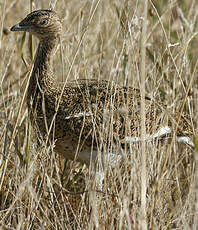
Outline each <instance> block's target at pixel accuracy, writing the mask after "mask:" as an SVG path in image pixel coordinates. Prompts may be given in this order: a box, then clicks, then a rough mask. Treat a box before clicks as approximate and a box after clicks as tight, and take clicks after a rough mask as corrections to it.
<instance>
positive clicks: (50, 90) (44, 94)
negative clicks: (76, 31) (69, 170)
mask: <svg viewBox="0 0 198 230" xmlns="http://www.w3.org/2000/svg"><path fill="white" fill-rule="evenodd" d="M11 30H12V31H27V32H30V33H31V34H33V35H35V36H36V37H38V38H39V40H40V43H39V47H38V49H37V54H36V57H35V62H34V68H33V72H32V76H31V78H30V82H29V87H28V95H27V105H28V109H29V115H30V118H31V121H32V124H33V125H34V126H35V127H36V130H37V132H38V133H39V135H41V136H42V137H45V138H46V136H47V135H48V134H49V140H53V141H54V142H55V150H56V151H57V152H59V153H60V154H62V155H63V156H64V157H65V158H68V159H74V157H75V154H76V153H78V155H77V159H78V160H79V161H81V162H85V163H87V164H89V162H90V158H91V152H92V151H105V149H106V150H107V149H108V151H114V152H116V151H117V150H118V149H119V148H122V146H123V145H124V144H125V137H126V136H128V137H133V136H137V135H138V134H139V127H140V119H141V117H140V92H139V90H137V89H134V88H131V87H128V88H125V87H120V86H119V85H117V84H114V83H112V82H109V81H99V80H86V79H85V80H77V81H73V82H69V83H67V85H66V87H65V88H64V90H63V94H61V92H62V86H60V85H57V84H56V80H55V77H54V75H53V71H52V57H53V54H54V51H55V49H56V47H57V44H58V42H59V37H60V35H61V30H62V26H61V22H60V20H59V18H58V16H57V14H56V13H55V12H54V11H50V10H38V11H34V12H32V13H31V14H29V15H27V17H26V18H25V19H24V20H22V21H21V22H20V23H19V24H17V25H15V26H13V27H12V28H11ZM60 97H61V98H60ZM59 99H60V101H59ZM58 102H60V103H58ZM53 119H54V120H53ZM182 119H183V118H182ZM53 121H54V122H53ZM146 121H147V123H146V129H147V133H150V134H151V133H153V132H156V131H157V130H158V128H159V127H160V126H161V125H162V124H166V125H168V126H171V127H173V126H174V125H175V121H174V119H173V118H172V116H171V115H170V113H169V112H167V111H166V110H164V109H163V107H162V106H159V105H158V104H156V103H155V102H154V101H153V100H151V99H149V98H146ZM51 124H52V125H51ZM182 124H183V126H179V130H178V133H179V134H182V132H183V131H184V130H183V127H185V126H186V127H189V125H188V123H187V121H186V120H185V119H183V120H182ZM50 127H51V129H50ZM49 129H50V131H49ZM116 149H117V150H116ZM93 158H94V159H95V156H93Z"/></svg>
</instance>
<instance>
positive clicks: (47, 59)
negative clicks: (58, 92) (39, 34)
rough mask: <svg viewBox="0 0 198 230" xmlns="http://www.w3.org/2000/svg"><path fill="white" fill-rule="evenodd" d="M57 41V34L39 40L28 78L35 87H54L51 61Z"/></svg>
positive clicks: (43, 88)
mask: <svg viewBox="0 0 198 230" xmlns="http://www.w3.org/2000/svg"><path fill="white" fill-rule="evenodd" d="M58 42H59V37H58V36H57V37H56V36H54V37H49V38H45V39H42V40H40V42H39V46H38V49H37V53H36V56H35V61H34V68H33V72H32V76H31V79H30V84H31V85H35V88H38V87H40V88H41V89H42V90H45V89H47V88H49V87H54V83H55V79H54V74H53V67H52V61H53V56H54V53H55V50H56V48H57V45H58Z"/></svg>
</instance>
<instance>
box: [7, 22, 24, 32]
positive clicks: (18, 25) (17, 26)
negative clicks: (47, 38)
mask: <svg viewBox="0 0 198 230" xmlns="http://www.w3.org/2000/svg"><path fill="white" fill-rule="evenodd" d="M10 30H11V31H25V30H26V28H25V27H24V26H20V23H18V24H16V25H14V26H13V27H12V28H11V29H10Z"/></svg>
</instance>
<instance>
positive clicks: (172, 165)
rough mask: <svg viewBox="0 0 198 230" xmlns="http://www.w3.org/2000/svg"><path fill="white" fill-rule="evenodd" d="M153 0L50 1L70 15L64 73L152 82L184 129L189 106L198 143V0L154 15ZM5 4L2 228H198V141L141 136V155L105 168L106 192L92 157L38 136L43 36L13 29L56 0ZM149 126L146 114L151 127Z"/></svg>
mask: <svg viewBox="0 0 198 230" xmlns="http://www.w3.org/2000/svg"><path fill="white" fill-rule="evenodd" d="M144 4H145V3H143V1H142V2H140V1H135V0H131V1H128V0H124V1H119V0H113V1H112V0H109V1H102V0H101V1H87V0H84V1H77V0H72V1H64V0H59V1H51V5H50V7H52V8H54V9H55V10H56V11H57V12H58V14H59V15H60V17H61V18H62V22H63V36H62V41H61V44H62V48H61V49H59V50H58V51H57V54H56V57H55V60H54V66H55V73H56V76H57V81H61V79H62V73H63V72H64V73H65V74H64V79H63V81H64V82H66V81H69V80H73V79H77V78H83V79H84V78H99V79H108V80H112V81H115V82H116V83H117V84H119V85H127V86H133V87H137V88H141V87H142V88H143V92H144V88H145V93H146V94H147V95H149V96H150V97H151V98H152V99H153V100H155V101H156V102H160V103H161V102H162V103H164V104H165V105H166V107H167V111H171V112H173V113H174V114H175V117H174V119H175V121H176V126H175V129H177V128H179V127H180V125H179V120H180V116H181V115H182V114H184V113H185V114H187V115H188V116H186V119H187V121H188V123H189V125H191V126H192V127H193V130H194V133H193V135H194V139H195V144H196V143H197V141H196V140H197V117H198V107H197V104H198V78H197V64H196V63H197V60H198V59H197V57H198V49H197V47H198V46H197V44H198V38H197V36H196V35H197V25H198V18H197V12H198V3H197V2H196V1H187V0H184V1H181V2H176V1H169V2H168V3H167V1H149V2H148V10H146V11H145V12H147V13H148V16H147V20H146V17H145V15H146V14H143V9H144V7H145V5H144ZM1 6H2V7H1V8H0V10H1V15H2V16H1V22H2V23H1V34H0V44H1V51H0V69H1V72H0V73H1V75H0V76H1V77H0V84H1V85H0V153H1V154H0V226H1V228H2V229H146V226H147V228H148V229H192V228H194V229H196V228H197V204H196V203H195V198H196V197H197V188H196V186H195V183H194V178H197V170H196V167H195V160H194V157H195V152H196V149H197V148H195V150H194V149H192V148H191V147H190V146H187V145H184V144H177V143H176V142H175V141H171V140H170V141H169V140H164V141H163V142H159V143H158V144H153V143H144V144H145V146H143V148H142V146H141V143H140V144H139V143H136V144H131V145H130V149H131V155H130V156H127V157H126V159H123V160H122V162H121V164H120V165H119V166H117V167H116V168H114V169H109V170H106V171H105V180H104V185H103V188H102V191H97V188H95V187H94V185H93V184H94V183H93V178H92V177H91V175H90V173H89V170H88V169H87V168H86V166H83V165H81V164H79V163H76V162H75V163H74V164H73V163H72V162H70V161H65V160H64V159H62V158H61V157H60V156H58V155H57V154H56V153H54V152H53V151H52V149H51V148H50V147H49V148H47V147H46V146H45V145H44V143H43V144H42V143H38V142H37V139H36V137H35V133H34V132H33V131H32V130H31V127H30V125H29V120H28V113H27V108H26V104H25V96H26V90H27V83H28V78H29V76H30V74H31V67H32V57H33V54H34V53H35V48H36V47H37V44H38V41H37V40H34V41H33V43H34V47H33V46H32V45H31V44H33V43H32V41H31V38H28V37H27V36H26V38H23V34H20V33H18V34H12V33H10V32H9V28H10V27H11V26H12V25H14V24H16V23H17V22H19V21H20V20H21V19H22V18H23V17H24V16H25V15H26V14H27V13H29V11H30V9H33V10H34V9H39V8H49V2H47V1H29V2H28V1H27V2H25V3H24V1H20V0H19V1H11V0H7V1H5V0H3V1H2V5H1ZM145 8H146V7H145ZM146 22H148V24H145V23H146ZM145 26H146V27H145ZM143 28H144V29H143ZM145 28H147V30H145ZM141 38H142V39H143V40H142V41H143V46H142V45H141V43H142V42H141ZM21 44H22V45H21ZM28 44H29V45H28ZM145 45H146V47H145ZM145 50H146V53H145ZM21 52H22V54H23V55H22V57H23V59H24V60H25V61H24V62H23V61H22V59H21V58H20V54H21ZM60 52H61V56H62V60H61V58H60ZM144 58H145V60H144ZM144 62H145V63H144ZM24 63H26V65H25V64H24ZM141 63H142V64H141ZM143 75H145V80H144V78H141V77H142V76H143ZM140 76H141V77H140ZM142 80H143V81H142ZM144 85H145V86H144ZM142 98H144V95H143V96H142ZM142 102H143V99H142ZM143 104H144V102H143ZM143 107H144V106H143ZM135 109H137V108H136V107H135V106H134V110H135ZM143 110H144V108H143ZM143 110H142V111H143ZM167 111H163V110H162V114H160V115H159V117H157V116H156V125H154V127H152V129H153V130H154V131H155V130H157V126H158V125H159V124H165V123H166V120H165V119H166V116H165V115H166V112H167ZM175 111H179V113H176V112H175ZM143 114H144V112H142V115H143ZM143 117H144V115H143ZM144 125H147V124H146V123H145V121H144V120H143V123H142V127H143V130H144ZM177 126H178V127H177ZM137 132H138V133H137V135H139V134H140V133H141V130H138V131H137ZM143 133H144V132H143ZM105 135H106V134H105V133H104V136H105ZM109 135H110V134H109ZM104 138H105V137H104ZM142 150H143V151H142ZM142 153H143V156H144V157H143V161H142ZM142 162H144V164H142ZM144 170H145V171H144ZM141 181H142V183H141ZM142 188H144V189H143V190H142ZM141 192H142V193H141ZM141 194H142V196H141ZM195 204H196V205H195ZM144 213H145V215H146V218H145V219H144V220H145V224H144V228H142V226H143V225H142V216H143V214H144Z"/></svg>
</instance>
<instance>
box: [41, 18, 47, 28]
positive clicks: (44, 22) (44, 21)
mask: <svg viewBox="0 0 198 230" xmlns="http://www.w3.org/2000/svg"><path fill="white" fill-rule="evenodd" d="M47 22H48V20H47V19H43V20H42V21H41V22H40V23H39V24H40V25H41V26H43V25H46V24H47Z"/></svg>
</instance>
